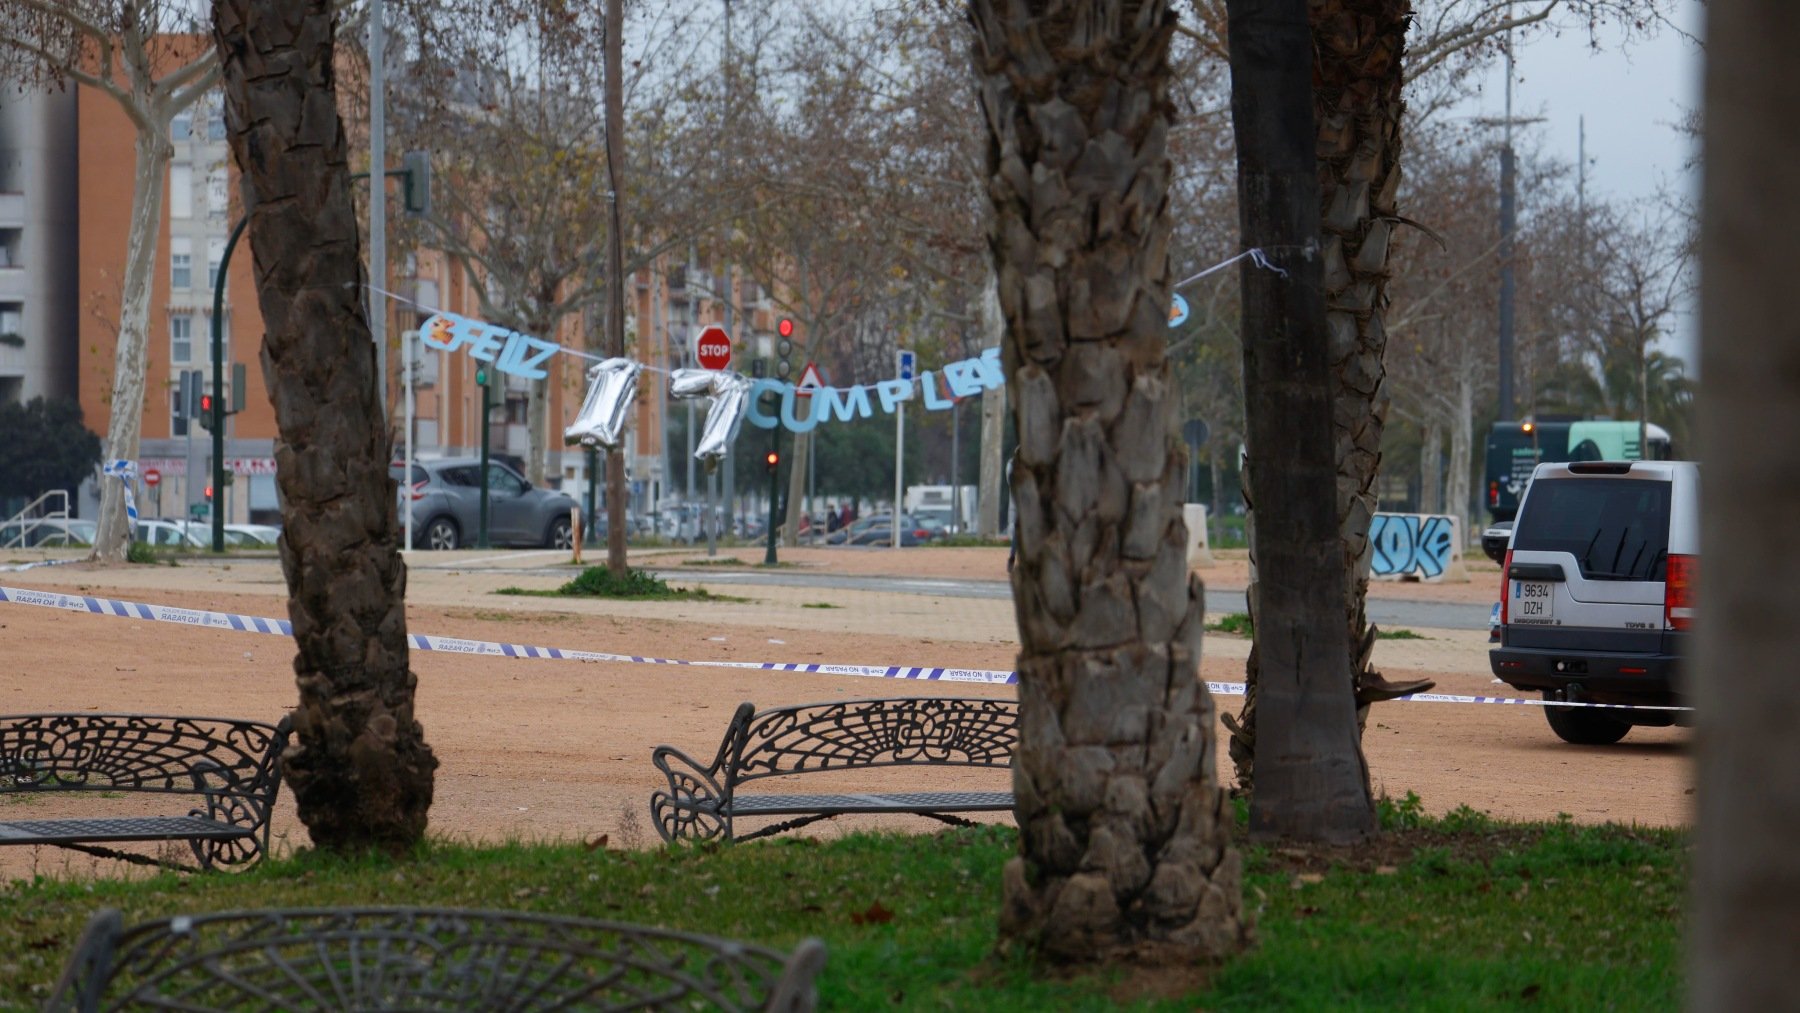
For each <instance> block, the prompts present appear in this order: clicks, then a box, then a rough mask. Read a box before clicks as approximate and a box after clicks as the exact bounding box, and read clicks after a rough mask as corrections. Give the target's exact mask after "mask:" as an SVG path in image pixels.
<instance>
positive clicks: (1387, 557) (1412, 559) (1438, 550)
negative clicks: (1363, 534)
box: [1369, 514, 1457, 580]
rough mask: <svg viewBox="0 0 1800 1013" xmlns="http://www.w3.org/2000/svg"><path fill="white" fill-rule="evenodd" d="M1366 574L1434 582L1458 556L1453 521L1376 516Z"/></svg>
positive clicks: (1422, 516) (1416, 516) (1439, 516)
mask: <svg viewBox="0 0 1800 1013" xmlns="http://www.w3.org/2000/svg"><path fill="white" fill-rule="evenodd" d="M1369 547H1370V555H1371V559H1370V564H1369V573H1370V575H1371V576H1375V577H1390V578H1392V577H1405V576H1408V575H1416V576H1417V577H1419V578H1420V579H1422V580H1437V579H1439V578H1441V577H1443V576H1444V574H1445V572H1446V571H1448V570H1449V569H1450V565H1451V563H1453V562H1454V561H1455V559H1456V556H1457V551H1456V519H1455V518H1453V517H1450V516H1448V515H1445V514H1376V515H1375V519H1374V520H1373V521H1371V522H1370V524H1369Z"/></svg>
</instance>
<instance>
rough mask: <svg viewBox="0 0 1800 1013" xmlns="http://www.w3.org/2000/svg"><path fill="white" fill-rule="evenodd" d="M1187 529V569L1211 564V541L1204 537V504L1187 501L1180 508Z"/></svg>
mask: <svg viewBox="0 0 1800 1013" xmlns="http://www.w3.org/2000/svg"><path fill="white" fill-rule="evenodd" d="M1181 519H1182V520H1184V521H1186V522H1187V529H1188V550H1187V564H1188V569H1190V570H1192V569H1194V568H1195V567H1197V566H1211V565H1213V554H1212V543H1211V542H1210V541H1209V540H1208V539H1207V537H1206V504H1204V503H1188V504H1184V505H1183V506H1182V508H1181Z"/></svg>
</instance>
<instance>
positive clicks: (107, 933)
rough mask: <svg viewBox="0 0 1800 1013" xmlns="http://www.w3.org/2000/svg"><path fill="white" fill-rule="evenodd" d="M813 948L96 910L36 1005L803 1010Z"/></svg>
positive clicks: (489, 918) (544, 918) (594, 926)
mask: <svg viewBox="0 0 1800 1013" xmlns="http://www.w3.org/2000/svg"><path fill="white" fill-rule="evenodd" d="M824 963H825V946H824V944H823V943H821V942H819V941H818V940H817V939H807V940H804V941H802V942H801V943H800V945H799V946H797V947H795V949H794V951H793V952H792V953H781V952H778V951H776V950H772V949H769V948H767V947H763V946H757V945H754V944H750V943H742V942H738V941H736V940H731V939H722V938H718V937H715V936H704V935H696V934H693V933H686V932H675V931H670V930H667V929H658V928H650V927H646V926H641V925H630V924H626V923H622V922H606V921H597V920H594V919H588V918H576V917H569V916H563V915H551V914H537V913H531V912H522V911H481V910H471V909H462V908H429V907H422V908H414V907H350V908H299V909H269V910H262V911H225V912H214V913H207V914H194V915H177V916H175V917H171V918H159V919H155V920H152V921H147V922H143V923H140V924H138V925H134V926H131V927H130V928H127V927H125V924H124V920H123V918H122V917H121V916H120V914H119V912H118V911H116V910H113V909H110V908H109V909H102V910H101V911H99V912H97V913H96V914H95V915H94V916H93V917H92V918H90V919H89V921H88V926H87V929H86V931H85V932H83V933H82V936H81V941H80V942H79V943H78V944H77V945H76V947H75V952H74V954H73V955H72V956H71V957H70V959H69V963H68V965H67V966H66V967H65V968H64V970H63V973H62V977H61V978H60V980H59V981H58V982H57V984H56V988H55V991H54V992H52V994H51V998H50V1001H49V1003H48V1004H47V1005H46V1006H45V1007H44V1009H45V1010H46V1011H54V1013H63V1011H78V1013H98V1011H101V1010H127V1009H133V1010H135V1009H178V1010H189V1011H195V1013H199V1011H219V1013H226V1011H232V1013H235V1011H238V1010H252V1009H254V1010H295V1011H298V1010H313V1011H319V1013H339V1011H342V1013H352V1011H355V1013H363V1011H368V1013H373V1011H376V1010H421V1011H422V1010H433V1011H438V1013H454V1011H463V1010H468V1011H481V1013H490V1011H504V1013H535V1011H540V1010H541V1011H549V1010H584V1011H594V1010H608V1011H611V1010H619V1011H623V1010H671V1011H674V1010H682V1011H686V1010H696V1009H712V1010H726V1011H735V1010H767V1011H772V1013H805V1011H809V1010H812V1009H813V1008H814V1007H815V1006H816V1004H817V994H816V990H815V988H814V984H813V982H814V979H815V978H816V977H817V976H818V973H819V970H820V969H821V968H822V967H823V966H824Z"/></svg>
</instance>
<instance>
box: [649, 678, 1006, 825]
mask: <svg viewBox="0 0 1800 1013" xmlns="http://www.w3.org/2000/svg"><path fill="white" fill-rule="evenodd" d="M1017 738H1018V703H1017V702H1016V701H1012V700H987V699H970V698H946V697H897V698H884V699H871V700H845V701H838V702H834V703H820V704H801V705H799V706H793V707H776V708H773V709H770V710H766V711H761V712H758V711H757V710H756V707H755V705H754V704H751V703H744V704H741V705H739V707H738V709H737V712H736V713H735V714H734V715H732V719H731V724H730V725H729V726H728V727H727V728H726V730H725V739H724V741H723V742H722V743H720V745H719V751H718V754H717V755H716V756H715V757H714V758H713V760H712V762H711V763H709V764H701V763H698V762H696V761H695V760H694V759H693V758H692V757H689V756H688V755H687V754H686V753H683V752H682V751H681V750H679V749H676V748H675V747H673V746H658V747H657V748H656V750H655V751H654V752H653V753H652V754H651V761H652V762H653V763H655V764H656V766H657V769H659V770H661V771H662V772H663V774H664V776H666V777H667V779H668V782H669V787H668V790H666V791H663V790H658V791H656V792H655V793H654V794H652V795H651V796H650V814H651V818H652V820H653V821H654V822H655V824H656V829H657V832H658V833H660V834H662V836H663V839H664V840H666V841H674V840H678V839H689V840H711V839H715V838H719V839H724V840H734V839H736V840H753V839H755V838H758V837H766V836H768V835H770V834H776V833H780V832H782V831H784V830H792V829H795V828H797V827H803V826H806V825H807V824H810V823H815V822H818V821H820V820H827V819H831V818H833V817H836V816H844V815H850V814H879V813H911V814H914V815H919V816H927V817H930V818H932V819H936V820H940V821H942V822H944V823H951V824H957V825H967V824H968V823H969V821H968V820H966V819H963V818H961V817H959V816H957V815H955V814H957V813H973V812H1004V811H1007V810H1010V809H1011V808H1012V807H1013V796H1012V793H1011V792H1009V791H912V790H904V788H905V787H909V786H903V790H900V791H868V792H856V791H836V792H828V793H823V792H822V793H816V794H799V793H794V792H791V791H790V792H779V793H777V792H771V793H767V794H761V793H756V792H747V791H745V790H744V786H745V785H746V784H749V783H750V782H753V781H757V780H760V779H763V778H772V777H774V778H783V779H791V778H795V777H799V776H805V775H812V774H820V773H844V772H847V771H863V770H873V769H876V768H881V767H990V768H1009V767H1011V765H1012V754H1013V748H1014V746H1015V744H1016V742H1017ZM781 783H782V784H783V785H784V786H786V785H787V784H788V783H789V782H788V781H787V780H784V781H783V782H781ZM767 816H793V817H797V818H795V819H789V820H784V821H781V822H778V823H774V824H771V825H768V826H763V827H759V828H757V829H756V830H754V831H753V832H751V833H748V834H743V835H740V834H738V832H737V826H736V821H737V820H738V819H740V818H744V817H767Z"/></svg>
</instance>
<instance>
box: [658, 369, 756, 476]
mask: <svg viewBox="0 0 1800 1013" xmlns="http://www.w3.org/2000/svg"><path fill="white" fill-rule="evenodd" d="M669 396H670V397H672V398H678V399H681V398H699V397H704V398H711V399H712V404H711V406H710V407H708V409H707V412H706V425H705V426H704V427H702V428H701V430H700V440H699V442H698V443H697V444H696V445H695V447H694V457H695V458H696V459H698V460H701V461H705V462H707V465H708V466H709V467H710V466H712V465H714V464H717V463H718V462H719V460H720V459H721V458H723V457H724V456H725V455H726V454H727V453H729V452H730V451H731V445H732V443H733V442H734V441H736V440H737V434H738V426H739V425H741V424H742V423H743V421H744V409H745V408H746V407H748V406H749V404H750V378H749V377H747V376H745V375H743V374H742V373H733V372H731V371H729V370H711V369H677V370H674V371H673V372H671V373H670V374H669Z"/></svg>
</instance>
